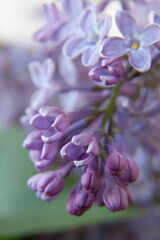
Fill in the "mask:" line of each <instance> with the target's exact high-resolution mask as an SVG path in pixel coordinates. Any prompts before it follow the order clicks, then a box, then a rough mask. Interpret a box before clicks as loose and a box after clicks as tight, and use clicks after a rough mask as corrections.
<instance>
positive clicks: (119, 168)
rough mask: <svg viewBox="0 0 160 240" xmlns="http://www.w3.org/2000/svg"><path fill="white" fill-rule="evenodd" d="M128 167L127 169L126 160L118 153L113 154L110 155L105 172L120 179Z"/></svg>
mask: <svg viewBox="0 0 160 240" xmlns="http://www.w3.org/2000/svg"><path fill="white" fill-rule="evenodd" d="M126 167H127V160H126V158H125V157H124V156H123V155H121V154H120V153H118V152H113V153H111V154H110V155H109V157H108V159H107V162H106V165H105V170H106V172H107V173H109V174H110V175H113V176H117V177H120V176H121V175H122V174H123V172H124V170H125V168H126Z"/></svg>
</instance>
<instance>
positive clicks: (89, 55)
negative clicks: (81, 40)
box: [81, 45, 99, 67]
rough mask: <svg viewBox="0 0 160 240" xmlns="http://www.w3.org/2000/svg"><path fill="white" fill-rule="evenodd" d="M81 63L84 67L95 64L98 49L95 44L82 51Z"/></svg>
mask: <svg viewBox="0 0 160 240" xmlns="http://www.w3.org/2000/svg"><path fill="white" fill-rule="evenodd" d="M81 60H82V64H83V65H84V66H86V67H88V66H92V65H94V64H96V63H97V62H98V60H99V54H98V49H97V46H96V45H92V46H90V47H88V48H87V49H85V50H84V52H83V53H82V58H81Z"/></svg>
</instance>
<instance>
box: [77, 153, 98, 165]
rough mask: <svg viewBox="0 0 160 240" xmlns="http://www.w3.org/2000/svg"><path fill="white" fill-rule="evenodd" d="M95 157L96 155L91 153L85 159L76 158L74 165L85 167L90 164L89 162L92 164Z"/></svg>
mask: <svg viewBox="0 0 160 240" xmlns="http://www.w3.org/2000/svg"><path fill="white" fill-rule="evenodd" d="M93 159H94V156H93V155H89V156H88V157H86V158H85V159H82V160H78V161H77V160H75V161H74V165H75V166H76V167H85V166H88V164H90V163H91V161H92V160H93Z"/></svg>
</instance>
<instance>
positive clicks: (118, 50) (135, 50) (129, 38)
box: [100, 11, 160, 72]
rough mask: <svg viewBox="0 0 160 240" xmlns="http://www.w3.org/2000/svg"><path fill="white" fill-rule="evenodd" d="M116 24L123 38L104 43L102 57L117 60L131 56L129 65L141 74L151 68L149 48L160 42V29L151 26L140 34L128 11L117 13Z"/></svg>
mask: <svg viewBox="0 0 160 240" xmlns="http://www.w3.org/2000/svg"><path fill="white" fill-rule="evenodd" d="M116 24H117V26H118V28H119V31H120V32H121V34H122V36H123V38H121V37H110V38H107V39H105V40H104V41H103V44H102V46H101V49H100V52H101V56H102V57H107V58H116V57H120V56H123V55H125V54H128V55H129V63H130V64H131V65H132V66H133V67H134V68H135V69H136V70H137V71H139V72H145V71H147V70H149V68H150V67H151V52H150V50H149V47H150V46H152V45H153V44H154V43H156V42H157V41H158V40H160V27H159V26H158V24H150V25H148V26H147V27H146V28H144V29H143V31H142V32H140V30H139V28H138V24H137V22H136V20H135V19H134V17H133V16H132V15H131V14H130V13H128V12H126V11H117V14H116Z"/></svg>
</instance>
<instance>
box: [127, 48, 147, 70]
mask: <svg viewBox="0 0 160 240" xmlns="http://www.w3.org/2000/svg"><path fill="white" fill-rule="evenodd" d="M129 62H130V64H131V66H133V67H134V68H135V69H136V70H137V71H139V72H146V71H148V70H149V69H150V67H151V53H150V51H149V50H148V49H147V48H142V47H140V48H138V49H136V50H132V51H131V52H130V53H129Z"/></svg>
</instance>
